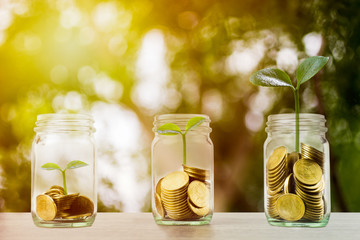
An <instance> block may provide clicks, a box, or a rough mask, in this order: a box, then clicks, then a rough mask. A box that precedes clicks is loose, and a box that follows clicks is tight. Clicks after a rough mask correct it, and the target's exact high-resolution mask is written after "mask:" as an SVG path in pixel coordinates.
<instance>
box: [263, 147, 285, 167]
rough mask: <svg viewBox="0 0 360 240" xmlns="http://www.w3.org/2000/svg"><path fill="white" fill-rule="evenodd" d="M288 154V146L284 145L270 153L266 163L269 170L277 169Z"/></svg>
mask: <svg viewBox="0 0 360 240" xmlns="http://www.w3.org/2000/svg"><path fill="white" fill-rule="evenodd" d="M285 156H286V148H285V147H284V146H281V147H278V148H276V149H275V150H274V151H273V153H272V154H271V155H270V157H269V159H268V160H267V163H266V168H267V169H268V170H273V169H276V167H278V166H279V165H280V164H281V163H282V162H283V161H284V158H285Z"/></svg>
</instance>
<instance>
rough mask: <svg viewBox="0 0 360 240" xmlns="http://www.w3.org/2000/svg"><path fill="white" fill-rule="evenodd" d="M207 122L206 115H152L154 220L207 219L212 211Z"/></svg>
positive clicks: (190, 222)
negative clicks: (153, 136) (153, 119)
mask: <svg viewBox="0 0 360 240" xmlns="http://www.w3.org/2000/svg"><path fill="white" fill-rule="evenodd" d="M209 124H210V118H209V117H208V116H206V115H198V114H164V115H158V116H156V117H155V121H154V128H153V131H154V133H155V138H154V140H153V142H152V147H151V160H152V161H151V170H152V212H153V216H154V219H155V221H156V223H158V224H162V225H203V224H209V223H210V221H211V218H212V215H213V211H214V147H213V143H212V141H211V139H210V136H209V134H210V132H211V128H210V126H209Z"/></svg>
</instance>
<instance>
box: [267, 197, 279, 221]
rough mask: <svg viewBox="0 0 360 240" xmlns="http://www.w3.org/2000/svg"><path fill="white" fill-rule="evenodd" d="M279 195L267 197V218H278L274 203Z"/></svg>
mask: <svg viewBox="0 0 360 240" xmlns="http://www.w3.org/2000/svg"><path fill="white" fill-rule="evenodd" d="M281 195H282V194H276V195H273V196H270V197H268V201H267V210H268V214H269V216H270V217H272V218H279V212H278V211H277V208H276V202H277V200H278V199H279V197H280V196H281Z"/></svg>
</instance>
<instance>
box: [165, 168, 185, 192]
mask: <svg viewBox="0 0 360 240" xmlns="http://www.w3.org/2000/svg"><path fill="white" fill-rule="evenodd" d="M188 184H189V175H188V174H187V173H185V172H182V171H175V172H172V173H169V174H168V175H166V176H165V177H164V179H163V180H162V181H161V191H163V190H167V191H176V190H178V189H182V188H184V187H186V185H188Z"/></svg>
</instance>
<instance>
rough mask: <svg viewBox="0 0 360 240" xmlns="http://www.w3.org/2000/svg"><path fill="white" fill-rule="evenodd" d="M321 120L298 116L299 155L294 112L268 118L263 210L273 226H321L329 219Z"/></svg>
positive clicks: (326, 145)
mask: <svg viewBox="0 0 360 240" xmlns="http://www.w3.org/2000/svg"><path fill="white" fill-rule="evenodd" d="M325 122H326V120H325V117H324V116H323V115H320V114H300V117H299V130H300V131H299V146H298V149H299V152H297V151H296V146H295V144H296V143H295V142H296V140H295V139H296V132H295V128H296V121H295V114H276V115H270V116H269V117H268V122H267V127H266V129H265V130H266V132H267V133H268V137H267V139H266V141H265V144H264V208H265V214H266V217H267V220H268V222H269V223H270V224H271V225H276V226H287V227H324V226H326V225H327V223H328V221H329V218H330V210H331V200H330V166H329V159H330V155H329V143H328V141H327V140H326V137H325V133H326V131H327V128H326V127H325Z"/></svg>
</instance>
